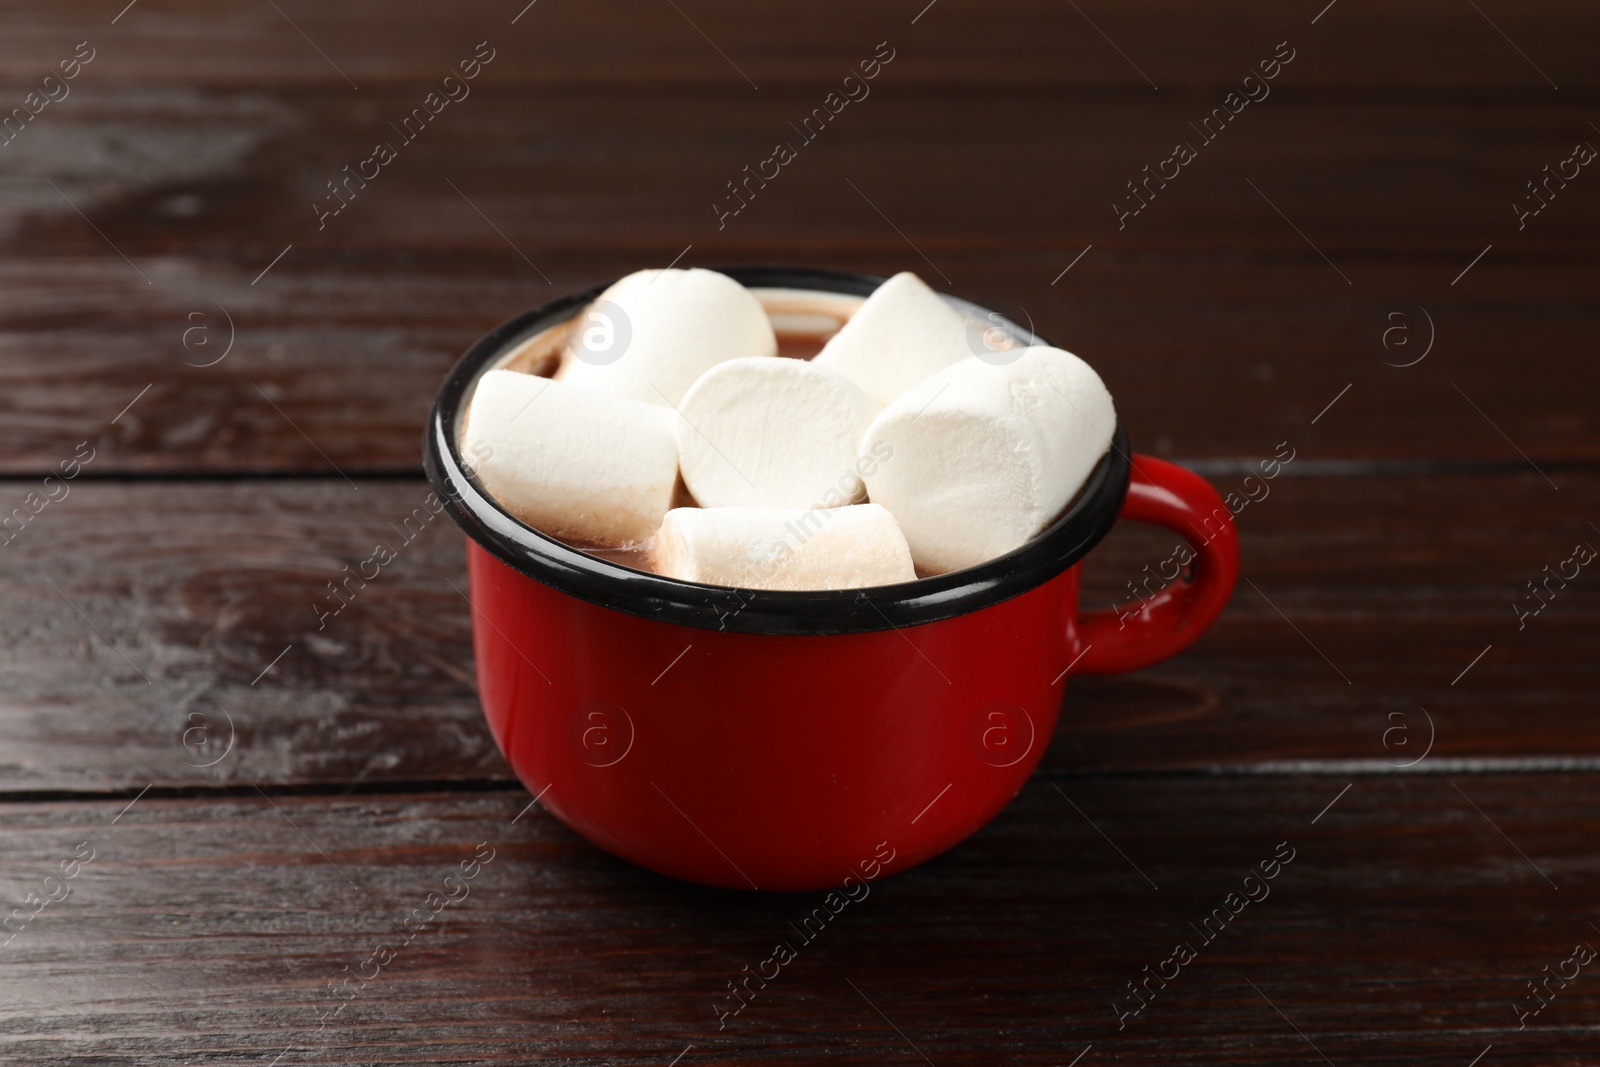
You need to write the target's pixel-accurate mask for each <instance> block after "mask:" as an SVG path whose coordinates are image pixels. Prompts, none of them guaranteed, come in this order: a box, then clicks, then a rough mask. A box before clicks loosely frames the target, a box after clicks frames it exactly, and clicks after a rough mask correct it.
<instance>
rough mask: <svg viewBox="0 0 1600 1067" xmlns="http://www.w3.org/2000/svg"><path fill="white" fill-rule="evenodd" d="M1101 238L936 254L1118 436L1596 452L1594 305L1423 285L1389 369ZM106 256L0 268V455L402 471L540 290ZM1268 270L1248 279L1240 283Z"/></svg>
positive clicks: (1564, 455) (1487, 456)
mask: <svg viewBox="0 0 1600 1067" xmlns="http://www.w3.org/2000/svg"><path fill="white" fill-rule="evenodd" d="M1080 251H1081V248H1080ZM1098 254H1099V249H1098V248H1097V249H1096V250H1095V251H1094V252H1093V253H1091V257H1089V258H1086V259H1085V260H1084V261H1083V262H1081V263H1080V264H1079V265H1078V266H1077V267H1075V268H1074V269H1073V271H1072V272H1071V273H1070V274H1069V275H1068V278H1069V279H1070V284H1069V283H1068V282H1067V281H1063V282H1062V284H1061V285H1060V286H1057V287H1055V288H1052V287H1051V286H1050V284H1049V281H1050V278H1051V277H1052V276H1053V275H1052V271H1051V269H1050V268H1054V272H1055V273H1059V271H1060V269H1061V266H1064V265H1065V263H1066V262H1067V261H1069V260H1070V258H1071V257H1070V256H1067V255H1063V257H1061V258H1060V260H1059V261H1052V262H1050V263H1048V264H1047V263H1045V262H1044V261H1043V259H1042V258H1041V259H1039V261H1038V262H1035V263H1033V264H1027V265H1014V264H1000V263H993V262H989V263H981V262H977V261H975V260H971V259H956V260H951V259H948V258H946V259H944V262H945V263H946V265H947V269H951V270H954V269H956V268H955V267H954V266H953V265H952V264H955V263H963V264H966V265H967V268H968V269H967V270H966V271H965V272H964V273H962V274H961V275H960V276H961V277H962V278H963V280H964V283H963V284H961V285H958V286H957V288H958V290H959V291H962V292H964V293H966V294H971V295H972V296H974V297H976V298H979V299H983V300H987V301H989V302H991V303H992V305H993V306H996V307H999V308H1002V309H1004V310H1006V311H1007V312H1009V313H1011V314H1013V315H1016V316H1017V317H1018V318H1021V319H1027V318H1032V320H1033V321H1034V322H1035V324H1036V325H1037V327H1038V328H1039V329H1040V330H1041V331H1043V332H1044V333H1045V334H1046V335H1047V336H1050V337H1052V339H1055V340H1057V341H1058V343H1061V344H1063V345H1064V346H1066V347H1068V348H1070V349H1072V350H1074V351H1077V352H1078V353H1080V354H1081V355H1083V356H1084V357H1085V358H1087V359H1089V360H1090V361H1091V362H1093V363H1094V364H1095V366H1096V367H1097V368H1098V369H1099V370H1100V372H1101V374H1102V375H1103V377H1104V378H1105V379H1106V381H1107V384H1108V385H1109V386H1110V388H1111V390H1112V392H1113V395H1114V396H1115V398H1116V402H1117V405H1118V409H1119V411H1120V412H1121V415H1122V417H1123V419H1124V421H1125V422H1126V424H1127V426H1128V429H1129V433H1130V436H1131V439H1132V441H1133V444H1134V447H1135V448H1136V449H1138V450H1140V451H1145V452H1150V453H1153V454H1158V455H1165V456H1169V457H1186V458H1196V459H1218V458H1237V457H1263V456H1268V455H1271V454H1272V452H1273V451H1274V450H1275V448H1276V446H1277V444H1278V442H1280V441H1283V440H1285V439H1289V440H1292V441H1293V442H1294V444H1295V446H1296V447H1301V446H1303V447H1304V449H1305V452H1306V455H1307V456H1308V457H1309V458H1314V459H1318V460H1325V461H1334V460H1337V461H1350V462H1357V463H1362V462H1364V463H1368V464H1369V465H1370V464H1381V463H1385V462H1393V461H1430V460H1456V461H1476V462H1499V463H1505V464H1512V465H1514V464H1520V463H1521V462H1522V459H1521V455H1519V450H1520V453H1521V454H1525V455H1527V456H1530V457H1532V458H1533V459H1534V461H1535V462H1537V463H1539V464H1541V465H1552V464H1561V463H1574V462H1583V463H1593V462H1596V461H1597V460H1600V432H1597V430H1600V427H1597V424H1596V416H1595V410H1594V405H1593V404H1592V403H1590V402H1589V398H1590V396H1591V395H1592V392H1593V389H1594V387H1595V384H1596V383H1595V376H1596V372H1595V369H1594V364H1593V361H1592V360H1589V359H1588V358H1587V357H1586V355H1585V353H1586V352H1587V351H1588V349H1587V344H1588V341H1587V339H1588V337H1590V336H1591V335H1592V334H1593V333H1594V332H1595V330H1596V329H1597V328H1600V320H1597V315H1600V312H1597V310H1596V308H1595V305H1594V303H1593V302H1592V301H1585V300H1580V299H1576V298H1573V299H1568V298H1565V297H1563V298H1560V299H1550V300H1541V299H1537V298H1528V299H1520V298H1518V297H1516V296H1514V295H1507V296H1505V297H1502V298H1499V299H1495V300H1478V299H1466V298H1462V297H1450V298H1445V297H1440V298H1438V299H1433V298H1430V297H1428V296H1426V295H1421V300H1420V302H1421V303H1422V305H1423V306H1424V307H1425V309H1426V310H1427V312H1428V314H1429V315H1430V316H1431V317H1432V321H1433V322H1434V324H1435V327H1436V330H1437V337H1438V340H1437V342H1436V346H1435V351H1433V352H1432V353H1430V354H1429V355H1428V357H1427V358H1426V359H1424V360H1423V361H1422V362H1421V363H1419V364H1417V365H1416V366H1414V367H1408V368H1397V367H1393V366H1385V365H1384V363H1383V361H1382V360H1381V359H1380V354H1382V355H1385V356H1386V357H1387V358H1389V359H1390V360H1391V361H1392V362H1401V361H1403V360H1404V359H1405V358H1408V356H1409V353H1405V352H1403V351H1401V350H1398V349H1397V350H1396V351H1395V352H1393V353H1382V350H1381V349H1375V348H1373V347H1371V346H1370V344H1369V341H1368V338H1367V334H1368V333H1369V330H1370V327H1371V324H1372V323H1373V322H1375V321H1378V320H1379V319H1380V318H1381V314H1382V307H1383V304H1384V301H1382V300H1378V299H1373V300H1370V301H1369V300H1355V299H1352V298H1350V297H1348V296H1347V295H1346V294H1345V293H1343V292H1332V291H1329V290H1328V288H1327V287H1326V281H1327V279H1326V278H1323V277H1322V276H1321V273H1326V274H1328V275H1329V276H1330V277H1331V276H1332V274H1331V272H1329V271H1327V268H1326V266H1325V265H1324V264H1321V263H1320V261H1319V262H1317V263H1316V264H1312V263H1301V264H1299V265H1298V266H1290V265H1281V266H1279V267H1277V268H1272V267H1269V266H1267V265H1257V266H1253V267H1250V268H1240V267H1237V266H1235V267H1233V268H1218V269H1217V270H1211V269H1208V268H1206V267H1203V266H1202V267H1197V266H1196V265H1195V264H1194V263H1190V262H1179V261H1178V260H1171V261H1168V264H1167V266H1165V267H1157V266H1154V265H1151V264H1149V263H1148V262H1147V261H1141V259H1140V257H1138V256H1135V255H1131V254H1127V255H1124V254H1120V253H1111V254H1109V255H1107V257H1106V258H1104V259H1098V260H1097V259H1094V258H1092V257H1094V256H1096V255H1098ZM792 258H797V259H803V260H804V259H811V260H812V261H816V262H825V263H827V264H829V265H833V266H842V267H849V268H858V269H863V270H867V271H872V272H878V273H882V272H892V271H894V270H897V269H902V268H905V267H908V266H915V265H916V264H915V263H911V262H908V260H907V257H903V256H899V255H897V254H893V253H872V254H865V253H863V254H860V255H848V256H847V255H843V254H839V255H830V256H826V257H824V256H817V257H809V256H794V257H792ZM643 261H646V260H645V259H644V258H643V257H641V258H639V259H634V260H632V261H631V262H629V263H624V262H622V261H620V260H616V259H613V260H611V261H610V262H609V263H608V264H606V265H603V266H602V265H597V264H595V263H594V262H593V261H590V262H587V263H583V264H575V265H574V266H573V267H572V273H571V274H566V275H563V277H564V278H571V279H572V282H571V288H577V287H578V286H580V285H582V284H585V283H590V282H598V281H601V280H604V279H606V278H608V277H613V276H615V275H617V274H620V273H622V272H624V271H626V270H627V269H629V267H630V266H632V265H634V264H637V263H638V262H643ZM1058 262H1059V265H1058ZM1141 263H1143V265H1141ZM280 269H281V268H280ZM551 269H554V268H551ZM1479 269H1482V267H1481V266H1480V268H1479ZM119 271H122V272H125V268H124V267H121V266H117V265H113V264H86V263H83V262H82V261H79V262H77V263H52V262H49V261H43V262H40V261H34V262H31V263H28V264H26V265H23V264H15V265H13V267H12V268H11V269H10V271H9V272H7V270H6V268H4V267H0V273H9V274H11V275H14V276H18V277H17V281H18V284H17V285H16V286H15V287H12V288H9V289H8V288H7V287H5V286H4V285H0V292H7V293H9V294H10V295H9V299H10V301H14V303H13V304H12V309H13V310H12V312H11V313H10V314H9V315H7V316H5V318H6V319H7V320H8V321H7V322H6V323H5V327H6V328H5V329H3V330H0V351H4V353H5V355H4V357H3V359H0V469H3V470H4V471H6V472H7V473H11V474H43V473H45V472H47V471H48V470H50V469H51V468H52V467H54V466H55V465H56V464H57V463H59V462H60V461H61V460H63V459H65V458H67V457H70V456H71V455H72V454H73V452H74V451H75V449H76V448H77V446H78V445H79V443H80V442H84V441H87V442H90V443H91V444H92V446H93V447H94V448H95V449H96V450H97V451H96V459H95V461H94V463H93V464H91V465H90V467H89V470H88V474H89V475H90V476H94V477H98V476H102V475H104V474H106V473H112V472H124V471H143V472H163V471H169V472H184V471H212V472H217V473H227V472H256V473H274V472H277V473H313V474H320V475H332V474H334V473H335V469H336V468H337V469H338V470H344V471H346V472H347V473H351V474H356V475H359V474H361V473H391V472H396V473H399V472H403V473H416V472H418V470H419V466H420V441H421V427H422V424H423V421H424V419H425V417H426V412H427V409H428V406H429V404H430V403H431V402H432V398H433V394H434V391H435V389H436V388H437V387H438V384H439V382H440V381H442V380H443V377H444V373H445V371H446V370H447V369H448V368H449V366H450V365H451V363H453V362H454V360H455V359H456V358H457V356H458V355H459V354H460V353H461V352H462V351H463V350H464V349H465V348H466V347H467V346H468V345H469V344H470V343H471V342H472V341H473V340H475V339H476V338H477V337H478V336H479V335H481V334H482V333H483V332H485V331H487V330H488V329H489V328H491V327H492V326H494V325H495V324H497V323H498V322H500V321H502V320H503V319H505V318H508V317H510V316H511V315H512V314H513V313H515V312H517V311H519V310H522V309H523V308H525V307H528V306H531V305H532V304H533V303H534V302H536V301H538V300H540V299H542V298H543V297H544V295H546V294H547V293H548V292H549V291H550V290H549V289H548V288H547V287H544V286H542V285H537V286H533V287H530V286H529V285H528V284H527V283H526V282H525V281H524V280H520V279H517V278H514V277H510V276H508V274H507V272H505V271H500V270H497V269H495V268H493V267H492V266H489V265H487V264H483V263H478V264H476V265H460V266H456V267H450V266H448V265H446V264H444V263H442V262H435V263H434V264H433V265H432V266H429V267H427V268H426V269H421V268H408V269H406V270H404V271H400V270H396V269H394V268H388V267H379V266H375V265H374V266H366V267H360V268H356V267H351V266H349V265H342V266H340V265H333V264H326V265H322V266H318V267H315V268H307V267H304V266H301V267H297V268H296V269H295V270H293V271H285V272H284V274H283V275H282V277H280V278H278V279H276V280H275V282H274V289H273V294H274V295H273V296H272V297H271V298H270V299H269V300H267V302H266V303H265V304H259V303H257V304H253V303H251V302H250V301H251V299H255V298H253V297H250V298H246V299H245V300H243V301H236V300H234V299H232V298H231V296H230V295H229V294H227V293H219V294H218V295H219V296H220V299H219V300H217V301H215V302H213V301H211V300H207V299H204V298H201V297H200V296H198V295H193V296H192V298H191V299H189V300H188V301H187V302H182V301H181V300H180V299H171V300H169V301H167V302H165V304H164V306H161V307H155V308H142V307H139V306H138V305H137V304H130V303H129V302H127V301H125V300H124V299H123V296H122V290H123V287H124V280H123V279H122V278H121V277H120V275H119V273H118V272H119ZM1319 272H1320V273H1319ZM1406 273H1407V272H1406V271H1404V270H1401V269H1399V268H1395V269H1393V270H1390V271H1386V272H1385V275H1386V276H1387V277H1390V278H1392V279H1395V282H1394V284H1395V286H1396V288H1394V289H1390V290H1389V291H1390V292H1397V291H1398V292H1405V291H1406V290H1404V289H1401V288H1398V287H1399V286H1400V285H1403V284H1404V283H1403V281H1399V279H1401V278H1402V277H1403V276H1404V275H1405V274H1406ZM1508 273H1509V275H1510V278H1509V283H1510V284H1513V285H1514V287H1517V288H1520V287H1523V286H1529V287H1531V286H1534V285H1537V284H1539V283H1540V282H1539V280H1540V279H1544V280H1546V281H1547V282H1549V283H1550V284H1551V285H1567V284H1571V283H1572V272H1571V271H1570V270H1568V269H1567V268H1553V267H1538V266H1535V265H1533V264H1531V263H1527V264H1524V265H1521V266H1518V267H1514V268H1510V269H1509V270H1507V271H1502V273H1501V275H1500V277H1499V278H1498V279H1497V284H1499V283H1500V282H1501V281H1507V278H1506V275H1507V274H1508ZM22 274H26V275H27V277H26V278H23V277H20V275H22ZM1265 274H1271V275H1272V276H1273V279H1274V280H1272V281H1271V282H1270V288H1266V289H1262V290H1260V291H1257V290H1255V289H1253V288H1252V286H1254V285H1255V284H1256V282H1257V281H1260V280H1261V278H1262V276H1263V275H1265ZM129 276H130V277H131V274H130V275H129ZM1291 279H1293V280H1291ZM57 283H59V284H57ZM247 283H248V279H246V280H245V281H244V282H241V283H240V288H241V290H248V284H247ZM1261 284H1262V285H1263V286H1265V285H1268V284H1269V283H1268V282H1265V281H1262V282H1261ZM1335 284H1336V286H1337V279H1335ZM1443 284H1444V283H1443V282H1440V285H1441V286H1442V285H1443ZM1337 288H1339V289H1343V288H1344V287H1343V286H1337ZM252 292H253V291H252ZM25 303H28V304H30V305H31V306H28V307H26V309H24V308H23V307H22V306H21V305H23V304H25ZM219 305H220V306H221V307H224V308H227V310H228V312H229V313H230V314H232V315H233V316H234V322H235V325H236V327H237V331H238V333H237V340H236V343H235V346H234V350H233V351H232V352H231V353H230V354H229V355H228V356H227V357H226V358H225V359H223V360H222V361H221V362H220V363H217V364H216V365H214V366H195V365H185V363H186V361H187V362H188V363H189V364H204V363H208V362H210V361H211V360H214V359H215V358H217V356H220V355H221V353H222V351H223V346H225V344H226V342H227V339H228V336H229V330H228V326H227V323H226V321H225V319H224V317H223V315H222V314H220V313H219V311H218V307H219ZM191 314H193V315H197V316H201V317H200V318H195V319H191V318H189V317H188V316H189V315H191ZM1407 321H1409V323H1410V327H1409V328H1410V330H1411V333H1410V336H1412V337H1413V338H1414V339H1415V342H1416V343H1417V344H1421V343H1424V340H1425V339H1424V337H1423V333H1424V331H1425V329H1426V327H1425V325H1424V324H1423V321H1422V320H1421V319H1419V318H1417V316H1416V315H1415V313H1412V316H1411V319H1410V320H1407ZM189 329H193V330H196V331H200V332H195V333H193V334H191V335H189V336H190V340H191V341H192V342H194V348H193V350H192V351H189V350H185V348H184V347H183V343H182V341H183V338H184V336H185V331H186V330H189ZM202 341H204V342H205V344H201V342H202ZM208 346H209V347H208ZM1511 353H1515V354H1516V359H1515V365H1516V368H1517V373H1515V374H1509V373H1507V367H1508V364H1507V359H1508V358H1509V354H1511ZM1347 385H1348V386H1351V389H1350V392H1349V393H1348V394H1343V390H1344V388H1345V387H1346V386H1347ZM147 387H148V388H147ZM1336 397H1337V398H1339V399H1338V404H1337V406H1336V407H1334V408H1333V409H1332V410H1331V411H1329V413H1328V414H1327V415H1326V416H1324V417H1321V418H1319V415H1320V414H1321V412H1322V411H1323V409H1324V408H1325V407H1326V406H1327V405H1328V404H1330V403H1331V402H1333V401H1334V400H1335V398H1336ZM135 401H136V402H135ZM130 404H131V405H132V406H131V407H130V406H129V405H130ZM124 409H126V411H125V412H124ZM1313 420H1316V422H1315V424H1313ZM1357 469H1360V468H1357ZM1367 469H1371V467H1370V466H1369V467H1368V468H1367Z"/></svg>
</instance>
